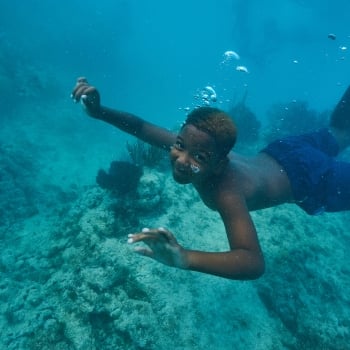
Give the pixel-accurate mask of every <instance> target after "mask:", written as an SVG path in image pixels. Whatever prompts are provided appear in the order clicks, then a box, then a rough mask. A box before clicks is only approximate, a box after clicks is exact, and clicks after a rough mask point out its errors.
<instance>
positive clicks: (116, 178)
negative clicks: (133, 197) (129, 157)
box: [96, 161, 142, 195]
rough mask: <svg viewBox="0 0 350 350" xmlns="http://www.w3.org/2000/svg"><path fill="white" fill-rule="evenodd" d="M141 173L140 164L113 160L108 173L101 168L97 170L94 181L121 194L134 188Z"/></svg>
mask: <svg viewBox="0 0 350 350" xmlns="http://www.w3.org/2000/svg"><path fill="white" fill-rule="evenodd" d="M141 175H142V168H141V167H140V166H138V165H135V164H132V163H129V162H124V161H113V162H111V164H110V167H109V170H108V173H107V172H106V171H104V170H103V169H100V170H99V171H98V174H97V177H96V182H97V183H98V184H99V185H100V186H101V187H102V188H104V189H108V190H112V191H115V192H117V193H118V194H121V195H123V194H126V193H129V192H132V191H135V190H136V188H137V184H138V182H139V180H140V177H141Z"/></svg>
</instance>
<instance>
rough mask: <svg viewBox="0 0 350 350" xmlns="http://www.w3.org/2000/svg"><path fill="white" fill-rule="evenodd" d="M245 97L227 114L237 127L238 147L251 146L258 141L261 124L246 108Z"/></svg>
mask: <svg viewBox="0 0 350 350" xmlns="http://www.w3.org/2000/svg"><path fill="white" fill-rule="evenodd" d="M245 100H246V95H245V96H244V98H243V99H242V101H240V102H238V103H237V104H236V105H235V106H233V107H232V108H231V109H230V110H229V112H228V114H229V115H230V116H231V117H232V119H233V121H234V122H235V124H236V125H237V130H238V138H237V144H238V147H239V146H240V144H241V145H251V144H252V143H254V142H257V141H258V139H259V132H260V128H261V123H260V121H259V120H258V119H257V117H256V115H255V114H254V113H253V112H252V111H251V110H250V109H249V107H247V106H246V103H245Z"/></svg>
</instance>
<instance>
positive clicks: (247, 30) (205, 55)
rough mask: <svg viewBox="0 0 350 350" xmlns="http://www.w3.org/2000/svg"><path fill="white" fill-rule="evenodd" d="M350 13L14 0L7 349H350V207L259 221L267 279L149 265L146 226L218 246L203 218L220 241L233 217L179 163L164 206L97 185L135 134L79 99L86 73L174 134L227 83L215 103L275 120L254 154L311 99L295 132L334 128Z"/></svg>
mask: <svg viewBox="0 0 350 350" xmlns="http://www.w3.org/2000/svg"><path fill="white" fill-rule="evenodd" d="M349 13H350V3H349V2H348V1H346V0H336V1H329V0H322V1H315V0H285V1H277V0H267V1H264V2H261V1H258V0H221V1H219V2H218V1H212V0H202V1H200V0H190V1H189V0H187V1H185V0H178V1H176V2H175V1H174V2H172V1H160V0H150V1H140V0H139V1H137V0H116V1H111V0H109V1H107V0H101V1H99V2H95V1H90V0H89V1H80V0H71V1H69V2H57V1H52V0H47V1H38V0H28V1H25V2H23V1H19V0H13V1H2V2H1V3H0V110H1V113H0V135H1V136H0V166H1V168H0V184H1V194H0V200H1V202H0V210H1V211H0V218H1V222H0V247H1V252H2V253H1V254H0V256H1V259H0V274H1V282H0V310H1V313H0V314H1V315H0V349H163V348H164V349H165V348H167V349H169V348H174V349H203V348H212V349H219V348H220V349H233V348H235V349H243V348H245V349H246V348H248V349H316V348H322V349H346V348H347V346H348V344H349V343H350V333H349V332H350V329H349V327H350V324H349V321H348V319H349V312H350V310H349V299H348V296H347V290H348V287H349V282H350V278H349V273H350V271H349V268H348V257H347V256H346V247H347V244H348V243H349V236H348V222H349V214H348V213H341V214H333V215H330V214H326V215H325V216H321V217H317V218H310V217H306V215H305V214H304V213H303V212H301V211H298V210H297V211H296V209H295V208H294V207H293V209H291V210H290V208H289V207H288V208H284V207H283V208H277V209H276V211H274V210H268V211H267V212H266V214H264V213H263V212H261V213H260V212H258V213H254V219H255V220H256V223H257V227H258V228H259V229H258V231H259V235H260V232H261V235H262V237H261V239H262V244H263V246H264V250H265V251H266V255H267V264H268V266H269V268H268V271H267V277H264V278H263V279H262V280H261V281H258V282H249V284H248V282H244V283H242V282H231V281H222V280H219V281H218V279H217V278H214V277H211V276H202V275H199V274H195V273H186V272H183V271H177V270H174V271H173V270H171V269H170V270H169V269H167V268H165V267H163V266H159V265H157V264H155V263H153V262H150V261H148V260H147V261H145V262H141V263H140V260H137V259H135V257H133V256H132V255H131V254H130V252H129V251H128V250H127V249H126V248H125V247H124V243H125V241H126V239H125V237H126V235H127V234H128V233H129V232H134V231H135V230H136V231H137V230H139V229H140V227H142V226H143V225H159V223H161V224H162V225H167V226H171V229H172V230H174V232H176V231H178V232H180V233H179V237H180V238H181V239H183V240H187V244H188V245H192V244H193V245H194V246H195V245H198V249H204V248H203V246H204V247H205V248H206V249H207V250H212V249H213V248H214V247H215V248H217V249H221V248H222V247H225V245H223V246H221V245H220V242H221V241H224V239H225V233H224V231H222V229H221V228H220V229H218V231H219V232H218V234H219V233H220V234H221V235H220V236H214V237H213V238H212V237H208V235H207V234H204V233H200V234H199V236H198V232H196V231H195V228H196V227H193V222H197V219H193V218H192V217H191V216H190V215H189V213H188V212H189V211H188V208H192V207H195V208H197V206H198V208H197V211H198V215H197V216H196V217H198V216H199V217H201V215H204V217H201V220H199V221H202V222H199V223H198V225H197V224H196V225H197V227H201V226H202V230H203V232H204V231H206V230H207V229H208V228H209V231H211V229H213V228H214V227H217V226H218V225H220V224H221V223H220V221H219V220H217V218H216V217H215V216H213V217H212V216H211V214H206V211H205V210H203V208H202V207H201V206H200V204H198V203H199V200H198V198H197V197H196V194H195V193H194V192H192V190H191V189H188V188H185V189H184V190H183V191H184V194H183V195H182V197H181V195H180V193H179V192H178V191H177V190H174V189H173V187H172V185H171V184H169V183H167V182H166V180H165V179H164V178H163V175H164V174H163V171H162V168H161V167H159V168H157V169H156V170H155V171H154V173H153V174H146V175H147V176H148V177H145V179H144V180H143V181H144V182H143V184H144V186H145V188H144V190H143V192H142V193H143V195H144V196H145V197H144V198H147V200H148V201H149V202H148V203H152V205H151V211H150V212H143V211H142V210H144V207H145V204H144V202H143V201H144V198H142V196H141V197H140V198H138V201H139V202H138V204H137V205H136V204H135V203H134V200H133V199H132V198H127V199H119V198H117V199H116V198H110V196H109V195H108V194H106V192H104V191H103V190H102V189H101V188H99V187H98V186H97V185H96V174H97V172H98V170H99V169H101V168H104V169H107V168H108V166H109V164H110V162H112V161H113V160H116V159H124V158H125V157H126V156H127V150H126V147H125V143H126V142H134V139H133V138H132V137H130V136H127V135H123V134H122V133H121V132H119V131H118V130H116V129H114V128H112V127H111V126H108V125H105V124H103V123H99V122H98V121H96V120H93V119H91V118H88V117H87V116H86V115H85V114H84V112H83V110H82V108H81V107H80V106H79V105H75V104H74V103H73V102H72V100H71V99H70V93H71V91H72V89H73V87H74V85H75V81H76V78H77V77H79V76H86V77H87V78H88V80H89V82H90V83H91V84H93V85H95V86H97V87H98V89H99V91H100V93H101V96H102V102H103V104H105V105H107V106H110V107H113V108H117V109H121V110H126V111H129V112H132V113H135V114H137V115H140V116H141V117H143V118H145V119H147V120H149V121H151V122H153V123H156V124H159V125H161V126H163V127H166V128H169V129H174V128H178V127H179V125H180V124H181V123H182V122H183V120H184V119H185V116H186V112H187V110H188V109H192V108H194V107H195V106H197V105H198V104H201V103H203V102H206V101H203V98H202V97H203V91H208V90H205V88H206V87H208V86H209V87H211V88H212V89H214V90H215V93H216V95H217V101H216V102H214V101H210V104H211V105H213V106H215V107H219V108H222V109H224V110H227V111H228V110H230V109H231V108H233V107H234V106H235V105H236V104H237V103H239V102H241V101H242V100H243V99H244V98H245V104H246V106H248V107H249V109H250V110H251V111H252V112H253V114H254V115H255V117H256V119H257V120H258V121H259V122H260V123H261V125H262V128H263V129H262V130H261V134H260V138H256V139H255V140H254V142H255V143H254V144H251V145H245V147H246V148H248V149H249V152H250V151H251V150H252V149H253V150H256V149H258V148H259V147H260V146H261V145H262V144H263V143H264V142H265V141H266V138H267V136H266V135H270V134H272V135H274V133H275V131H276V130H273V132H271V130H270V129H269V127H271V121H272V120H273V121H274V123H275V124H276V119H273V118H276V116H277V118H279V114H278V113H279V111H281V110H283V111H284V113H286V110H291V109H292V107H291V106H293V105H297V106H298V108H299V109H298V108H297V111H302V113H303V114H302V115H300V114H301V112H300V113H299V115H298V114H292V115H291V116H289V114H288V118H293V119H292V120H289V123H290V125H289V126H287V128H291V125H293V126H295V125H296V126H300V125H301V124H303V123H304V124H305V119H304V117H309V116H310V115H312V116H314V115H315V114H316V115H317V118H323V119H322V123H324V121H325V120H327V118H328V115H329V112H330V111H331V110H332V108H333V107H334V106H335V104H336V103H337V101H338V100H339V98H340V96H341V95H342V93H343V92H344V90H345V89H346V87H347V86H348V85H349V76H350V64H349V60H350V56H349V51H350V27H349V24H348V23H349V21H348V14H349ZM232 52H233V54H232ZM238 56H239V59H238ZM203 89H204V90H203ZM276 106H277V107H276ZM304 107H305V108H304ZM273 108H275V109H273ZM271 111H274V112H271ZM276 111H277V112H276ZM281 113H282V112H281ZM271 115H272V116H271ZM281 118H282V119H283V118H287V114H285V115H284V117H281ZM281 118H280V119H281ZM298 118H300V119H298ZM317 118H316V119H317ZM317 122H319V120H318V119H317ZM322 123H320V124H322ZM306 124H309V125H310V124H312V123H310V122H306ZM283 125H284V124H283V123H281V128H283V127H284V126H283ZM311 126H313V125H311ZM288 130H290V129H288ZM242 147H243V146H242ZM345 159H347V160H348V155H346V156H345ZM165 174H167V172H166V170H165ZM149 188H151V189H152V191H153V192H152V191H148V189H149ZM163 188H164V189H165V190H164V192H162V189H163ZM139 195H140V194H139ZM147 196H148V197H147ZM150 198H152V201H151V200H150ZM178 202H179V203H180V202H181V203H182V202H183V203H184V204H181V205H183V206H184V207H181V206H180V204H177V203H178ZM153 205H154V207H153ZM186 206H187V207H186ZM140 208H142V209H140ZM152 210H153V211H152ZM202 211H203V212H202ZM113 213H114V214H113ZM179 213H180V214H179ZM186 215H187V216H186ZM206 215H209V216H208V218H207V217H206ZM209 219H210V220H209ZM204 223H205V224H204ZM196 225H194V226H196ZM187 230H188V233H187ZM281 232H283V233H281ZM285 232H287V233H288V237H285ZM190 233H192V236H191V234H190ZM316 233H317V234H318V235H316ZM191 237H196V238H191ZM218 237H219V238H218ZM279 238H280V239H281V240H282V242H281V241H279ZM197 239H202V243H201V242H198V241H197ZM116 252H117V253H118V254H116ZM138 259H139V258H138ZM138 264H140V265H138ZM227 304H229V305H227ZM210 306H211V307H210ZM208 310H209V311H208ZM192 311H193V312H192ZM169 342H173V344H174V345H173V347H171V346H170V347H169V345H168V344H169Z"/></svg>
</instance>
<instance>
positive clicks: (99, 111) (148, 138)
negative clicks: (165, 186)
mask: <svg viewBox="0 0 350 350" xmlns="http://www.w3.org/2000/svg"><path fill="white" fill-rule="evenodd" d="M71 97H72V98H73V100H74V101H75V102H79V101H81V103H82V105H83V106H84V108H85V109H86V112H87V114H89V115H90V116H91V117H93V118H96V119H100V120H103V121H104V122H106V123H109V124H111V125H113V126H115V127H117V128H118V129H120V130H122V131H124V132H126V133H128V134H130V135H133V136H135V137H137V138H139V139H141V140H142V141H144V142H147V143H149V144H151V145H154V146H156V147H159V148H163V149H166V150H168V149H169V148H170V147H171V146H172V145H173V144H174V143H175V140H176V134H174V133H172V132H170V131H168V130H166V129H164V128H161V127H159V126H157V125H154V124H152V123H149V122H147V121H145V120H143V119H141V118H139V117H137V116H135V115H133V114H130V113H127V112H122V111H117V110H113V109H111V108H107V107H104V106H102V105H101V102H100V94H99V92H98V91H97V89H96V88H95V87H93V86H91V85H89V83H88V82H87V80H86V78H78V80H77V84H76V86H75V87H74V89H73V92H72V95H71Z"/></svg>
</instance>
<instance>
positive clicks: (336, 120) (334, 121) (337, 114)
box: [329, 86, 350, 150]
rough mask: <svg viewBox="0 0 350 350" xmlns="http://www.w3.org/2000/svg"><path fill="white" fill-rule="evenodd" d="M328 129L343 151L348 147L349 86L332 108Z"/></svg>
mask: <svg viewBox="0 0 350 350" xmlns="http://www.w3.org/2000/svg"><path fill="white" fill-rule="evenodd" d="M329 126H330V129H331V132H332V134H333V136H334V137H335V138H336V139H337V142H338V145H339V148H340V149H341V150H343V149H344V148H346V147H348V146H349V145H350V86H349V87H348V88H347V90H346V91H345V93H344V95H343V96H342V98H341V99H340V101H339V102H338V104H337V105H336V107H335V108H334V111H333V113H332V115H331V120H330V124H329Z"/></svg>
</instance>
